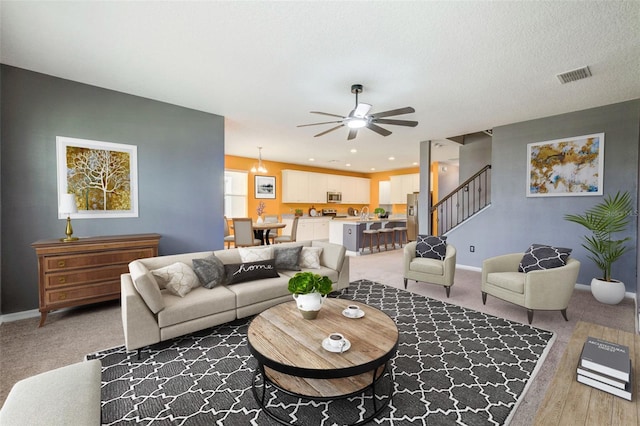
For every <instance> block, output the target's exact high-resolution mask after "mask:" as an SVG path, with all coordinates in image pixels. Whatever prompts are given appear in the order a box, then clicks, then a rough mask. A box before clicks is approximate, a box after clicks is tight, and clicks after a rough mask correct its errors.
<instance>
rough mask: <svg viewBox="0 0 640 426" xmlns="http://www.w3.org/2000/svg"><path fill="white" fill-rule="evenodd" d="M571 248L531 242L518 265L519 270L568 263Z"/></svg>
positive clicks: (535, 269) (556, 266) (540, 268)
mask: <svg viewBox="0 0 640 426" xmlns="http://www.w3.org/2000/svg"><path fill="white" fill-rule="evenodd" d="M571 251H572V250H571V249H569V248H562V247H553V246H548V245H544V244H531V246H530V247H529V248H528V249H527V251H526V252H525V254H524V256H522V260H521V261H520V264H519V265H518V272H531V271H539V270H543V269H551V268H559V267H560V266H565V265H566V264H567V259H568V258H569V255H570V254H571Z"/></svg>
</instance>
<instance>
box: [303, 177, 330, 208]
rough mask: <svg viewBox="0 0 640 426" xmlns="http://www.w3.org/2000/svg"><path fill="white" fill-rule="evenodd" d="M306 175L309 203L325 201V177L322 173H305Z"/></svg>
mask: <svg viewBox="0 0 640 426" xmlns="http://www.w3.org/2000/svg"><path fill="white" fill-rule="evenodd" d="M307 175H308V189H307V192H308V196H309V200H308V202H310V203H326V202H327V177H328V176H329V175H326V174H324V173H307Z"/></svg>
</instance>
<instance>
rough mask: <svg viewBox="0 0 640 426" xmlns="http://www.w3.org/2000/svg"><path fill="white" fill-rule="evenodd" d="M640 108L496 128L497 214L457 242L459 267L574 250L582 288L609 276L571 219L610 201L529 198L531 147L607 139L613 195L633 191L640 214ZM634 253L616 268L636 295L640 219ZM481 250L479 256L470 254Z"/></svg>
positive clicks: (476, 221) (486, 215)
mask: <svg viewBox="0 0 640 426" xmlns="http://www.w3.org/2000/svg"><path fill="white" fill-rule="evenodd" d="M639 117H640V100H634V101H629V102H624V103H618V104H613V105H608V106H603V107H599V108H593V109H589V110H585V111H578V112H573V113H568V114H562V115H558V116H553V117H547V118H541V119H538V120H532V121H527V122H522V123H516V124H511V125H507V126H501V127H496V128H494V129H493V130H494V133H493V144H492V145H493V146H492V160H491V164H492V206H491V208H490V209H488V210H486V211H484V212H483V213H481V214H480V215H479V216H478V217H476V218H473V219H472V220H470V221H469V222H468V223H466V224H463V225H462V226H461V227H460V228H458V229H456V230H453V231H451V232H450V234H449V241H450V242H452V243H453V244H454V245H455V246H456V247H457V248H458V257H457V261H458V263H459V264H462V265H470V266H476V267H481V266H482V260H483V259H486V258H488V257H492V256H496V255H499V254H504V253H510V252H522V251H524V250H525V249H526V248H527V247H528V246H529V245H530V244H531V243H543V244H554V245H558V246H562V247H570V248H573V250H574V252H573V254H572V256H574V257H576V258H577V259H579V260H580V261H581V262H582V266H581V268H580V275H579V277H578V282H579V283H582V284H589V283H590V282H591V278H593V277H597V276H600V275H601V272H600V271H599V270H598V269H597V268H596V267H595V266H594V265H593V262H591V261H590V260H588V259H587V253H586V251H585V250H584V249H583V248H582V247H581V239H580V237H581V236H582V235H584V233H585V232H584V230H583V229H582V228H581V227H580V226H578V225H576V224H572V223H569V222H567V221H565V220H564V219H563V217H564V215H565V214H567V213H579V212H583V211H584V210H586V209H588V208H589V207H591V206H593V205H594V204H596V203H598V202H600V201H602V199H603V197H601V196H584V197H544V198H527V197H526V196H525V189H526V159H527V144H529V143H533V142H541V141H545V140H553V139H559V138H564V137H570V136H580V135H587V134H591V133H599V132H604V133H605V173H604V192H605V194H610V193H615V192H616V191H618V190H623V191H624V190H628V191H630V193H631V194H632V198H633V203H634V206H637V193H638V185H637V176H638V145H639V142H640V134H639V122H640V121H639ZM625 235H626V236H629V237H630V238H631V241H630V243H629V245H630V246H631V250H630V251H629V252H628V253H627V254H626V255H625V256H624V257H623V258H622V259H620V260H619V261H618V262H617V263H615V264H614V267H613V275H614V277H615V278H617V279H620V280H622V281H624V283H625V285H626V287H627V291H631V292H634V291H635V289H636V257H637V255H636V254H637V238H636V235H637V216H636V217H634V220H633V221H632V225H631V227H630V229H629V230H628V232H627V233H626V234H625ZM470 245H475V247H476V251H475V253H470V252H469V246H470Z"/></svg>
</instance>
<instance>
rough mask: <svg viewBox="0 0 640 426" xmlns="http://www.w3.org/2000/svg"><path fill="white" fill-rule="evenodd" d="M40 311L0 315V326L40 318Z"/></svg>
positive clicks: (33, 310)
mask: <svg viewBox="0 0 640 426" xmlns="http://www.w3.org/2000/svg"><path fill="white" fill-rule="evenodd" d="M39 316H40V311H39V310H37V309H32V310H30V311H22V312H14V313H12V314H6V315H0V324H2V323H3V322H13V321H18V320H23V319H27V318H34V317H39Z"/></svg>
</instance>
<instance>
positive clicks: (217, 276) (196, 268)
mask: <svg viewBox="0 0 640 426" xmlns="http://www.w3.org/2000/svg"><path fill="white" fill-rule="evenodd" d="M191 263H193V272H195V273H196V276H197V277H198V279H199V280H200V284H202V286H203V287H205V288H208V289H212V288H214V287H215V286H217V285H218V284H222V283H224V263H222V261H221V260H220V259H218V258H217V257H215V256H214V255H211V256H209V257H205V258H204V259H193V260H192V261H191Z"/></svg>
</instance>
